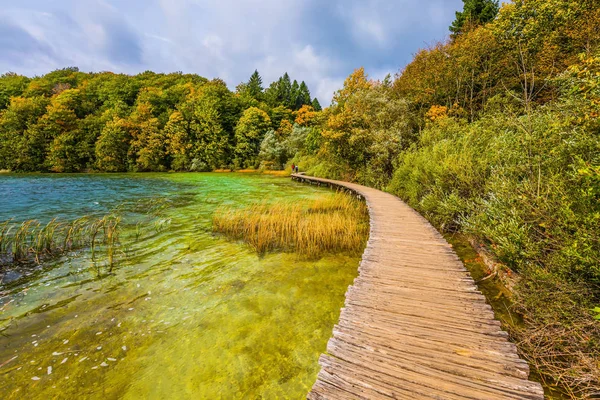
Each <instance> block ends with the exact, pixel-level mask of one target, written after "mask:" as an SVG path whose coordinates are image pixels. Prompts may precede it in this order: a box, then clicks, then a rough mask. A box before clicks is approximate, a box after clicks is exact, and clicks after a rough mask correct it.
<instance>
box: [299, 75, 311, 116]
mask: <svg viewBox="0 0 600 400" xmlns="http://www.w3.org/2000/svg"><path fill="white" fill-rule="evenodd" d="M305 104H306V105H310V104H311V101H310V90H308V86H306V83H305V82H304V81H302V83H301V84H300V87H299V88H298V94H297V95H296V110H299V109H300V108H301V107H302V106H303V105H305Z"/></svg>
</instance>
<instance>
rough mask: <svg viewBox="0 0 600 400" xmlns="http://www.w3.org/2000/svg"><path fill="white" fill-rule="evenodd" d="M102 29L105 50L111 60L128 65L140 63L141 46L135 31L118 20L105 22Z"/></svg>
mask: <svg viewBox="0 0 600 400" xmlns="http://www.w3.org/2000/svg"><path fill="white" fill-rule="evenodd" d="M104 29H105V32H106V39H107V41H106V44H105V46H106V52H107V55H108V57H109V59H110V61H111V62H114V63H118V64H129V65H140V64H142V62H143V52H142V46H141V43H140V38H139V37H138V35H137V34H136V33H134V32H133V31H132V30H131V29H130V28H129V27H128V26H127V25H123V24H122V23H120V21H110V22H108V23H105V24H104Z"/></svg>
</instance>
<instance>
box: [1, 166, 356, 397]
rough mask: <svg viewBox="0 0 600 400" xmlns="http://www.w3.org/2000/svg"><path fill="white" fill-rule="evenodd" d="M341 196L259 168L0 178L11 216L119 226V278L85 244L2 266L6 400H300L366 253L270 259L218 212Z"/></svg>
mask: <svg viewBox="0 0 600 400" xmlns="http://www.w3.org/2000/svg"><path fill="white" fill-rule="evenodd" d="M331 195H333V194H332V193H331V192H330V191H328V190H326V189H320V188H316V187H311V186H306V185H301V184H298V183H294V182H292V181H291V180H290V179H289V178H280V177H273V176H267V175H253V174H227V173H224V174H216V173H215V174H127V175H99V174H95V175H84V174H80V175H18V174H5V175H0V221H3V220H7V219H13V220H14V221H15V222H20V221H23V220H27V219H38V220H40V221H42V222H47V221H49V220H51V219H52V218H59V219H60V220H64V221H69V220H73V219H75V218H78V217H81V216H83V215H93V216H97V217H102V216H103V215H106V214H107V213H109V212H113V211H114V212H117V213H118V214H119V215H120V216H121V217H122V221H123V222H122V226H123V232H122V234H121V246H120V248H119V252H118V255H117V264H116V268H114V270H113V271H112V273H108V269H107V268H106V265H105V263H106V261H105V260H102V259H101V258H100V259H95V260H92V259H91V257H90V254H89V253H90V252H89V251H86V249H82V250H80V251H77V252H72V253H69V254H67V255H64V256H61V257H60V258H58V259H55V260H51V261H46V262H45V263H43V264H42V265H41V266H34V267H30V268H27V269H25V270H23V269H17V270H13V268H12V267H4V271H3V275H4V278H3V279H4V280H3V282H2V284H0V393H2V398H3V399H25V398H27V399H73V398H86V399H87V398H89V399H96V398H98V399H100V398H101V399H141V398H143V399H201V398H202V399H204V398H206V399H235V398H240V399H242V398H250V399H252V398H273V399H275V398H285V399H287V398H289V399H296V398H297V399H301V398H304V397H305V395H306V393H307V392H308V391H309V390H310V387H311V386H312V384H313V382H314V380H315V377H316V373H317V372H318V363H317V362H318V357H319V355H320V354H321V353H322V352H323V351H324V350H325V347H326V343H327V340H328V338H329V337H330V335H331V331H332V329H333V325H334V324H335V322H336V321H337V319H338V317H339V310H340V307H341V306H342V305H343V301H344V293H345V291H346V289H347V286H348V285H349V284H351V282H352V280H353V278H354V277H355V276H356V274H357V267H358V263H359V259H358V258H357V257H350V256H343V255H330V256H326V257H323V258H321V259H319V260H316V261H315V260H312V261H307V260H303V259H301V258H299V257H298V256H296V255H295V254H283V253H274V254H267V255H265V256H263V257H259V256H258V255H257V254H255V253H254V252H253V251H252V250H251V249H250V248H248V247H247V246H246V245H244V244H242V243H237V242H231V241H228V240H226V239H224V238H223V237H221V236H218V235H214V234H213V233H212V229H211V217H212V214H213V212H214V210H215V209H216V208H217V207H219V206H220V205H223V204H227V205H240V206H243V205H244V204H249V203H252V202H255V201H264V200H265V199H267V200H268V201H271V200H272V201H276V200H278V199H285V200H288V201H300V202H301V201H305V200H308V199H317V198H320V197H326V196H331Z"/></svg>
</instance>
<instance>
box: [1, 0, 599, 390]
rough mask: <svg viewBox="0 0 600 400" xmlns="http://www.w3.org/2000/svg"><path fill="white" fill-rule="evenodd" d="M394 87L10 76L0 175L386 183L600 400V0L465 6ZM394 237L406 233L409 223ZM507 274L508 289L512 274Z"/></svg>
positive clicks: (557, 379)
mask: <svg viewBox="0 0 600 400" xmlns="http://www.w3.org/2000/svg"><path fill="white" fill-rule="evenodd" d="M464 3H465V4H464V9H463V10H462V11H459V12H458V13H457V15H456V20H455V21H454V23H453V24H452V26H450V27H449V36H450V38H449V39H448V40H447V41H444V42H440V43H437V44H435V45H433V46H430V47H429V48H426V49H423V50H421V51H419V52H418V53H417V54H416V55H415V57H414V59H413V61H412V62H411V63H410V64H409V65H408V66H406V67H405V68H404V69H403V70H402V71H401V72H400V73H398V74H397V76H395V77H391V76H388V77H386V78H385V79H384V80H381V81H379V80H372V79H369V77H368V76H367V74H366V73H365V71H364V70H363V69H362V68H359V69H357V70H356V71H354V72H353V73H352V74H351V75H350V76H349V77H348V78H347V79H346V81H345V83H344V86H343V88H341V89H340V90H339V91H337V92H336V93H335V95H334V98H333V101H332V103H331V105H330V106H329V107H327V108H325V109H324V110H321V109H320V105H319V104H318V101H316V100H314V99H311V97H310V93H309V91H308V88H307V87H306V85H305V84H298V83H297V82H294V83H291V82H290V78H289V77H288V76H287V74H286V75H284V76H283V77H282V78H281V79H279V80H278V81H276V82H274V83H272V84H271V85H270V86H269V87H268V88H266V89H264V88H263V86H262V82H261V79H260V76H259V75H258V73H255V74H254V75H253V76H252V77H251V78H250V80H249V81H248V82H247V83H244V84H241V85H239V86H238V87H237V89H236V91H235V92H231V91H230V90H228V89H227V87H226V85H225V83H224V82H222V81H219V80H213V81H207V80H206V79H204V78H201V77H198V76H194V75H182V74H170V75H161V74H153V73H150V72H147V73H143V74H140V75H138V76H134V77H130V76H125V75H115V74H111V73H100V74H84V73H81V72H78V71H77V70H76V69H66V70H61V71H55V72H52V73H50V74H48V75H46V76H44V77H40V78H34V79H29V78H26V77H23V76H19V75H15V74H6V75H4V76H3V77H2V78H1V79H0V169H9V170H13V171H57V172H63V171H64V172H67V171H88V170H89V171H168V170H177V171H208V170H212V169H216V168H243V167H259V166H262V167H263V168H272V169H279V168H285V167H286V166H287V165H289V164H291V163H292V162H294V163H296V164H299V165H300V167H301V169H303V170H305V171H307V172H308V173H310V174H314V175H317V176H322V177H328V178H337V179H345V180H350V181H355V182H359V183H361V184H365V185H370V186H373V187H377V188H380V189H383V190H387V191H389V192H391V193H393V194H395V195H397V196H399V197H401V198H402V199H404V200H406V201H407V202H408V203H409V204H410V205H411V206H412V207H414V208H415V209H417V210H418V211H419V212H421V213H422V214H423V215H424V216H426V217H427V218H428V219H429V220H430V221H432V223H434V224H435V225H436V226H437V227H438V228H439V229H440V230H441V231H443V232H448V233H455V232H457V233H464V234H467V235H469V236H470V237H473V238H475V239H476V240H477V241H478V242H480V243H483V244H484V245H485V246H486V247H487V248H489V250H490V251H491V252H492V253H493V255H494V256H495V257H496V259H497V260H498V261H499V262H500V263H501V266H500V267H499V268H500V269H502V271H503V272H504V275H506V276H511V277H512V278H511V280H510V282H511V284H514V286H513V287H512V291H513V301H514V304H515V310H511V312H513V313H514V314H515V317H516V318H522V319H523V324H522V325H519V324H515V326H513V327H507V328H508V329H510V330H511V332H510V333H511V335H512V337H513V338H514V339H515V340H516V342H517V343H518V346H519V349H520V352H521V353H522V355H523V356H524V357H525V358H526V359H527V360H528V361H529V362H530V363H531V364H532V365H533V366H534V367H535V368H536V369H537V371H538V372H539V374H540V375H541V377H542V379H544V380H545V381H546V382H547V383H548V384H550V385H553V384H555V385H558V386H560V387H561V388H562V389H563V390H564V391H565V393H566V394H567V395H569V396H571V397H573V398H586V397H589V396H591V395H592V394H593V393H598V392H600V119H599V118H600V2H598V1H596V0H579V1H570V0H512V1H510V2H508V3H507V4H504V5H502V6H500V5H499V2H497V1H493V0H464ZM399 229H400V227H399ZM513 278H514V279H513Z"/></svg>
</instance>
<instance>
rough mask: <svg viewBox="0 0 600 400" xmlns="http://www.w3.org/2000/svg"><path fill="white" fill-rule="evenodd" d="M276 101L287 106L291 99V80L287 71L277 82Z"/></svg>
mask: <svg viewBox="0 0 600 400" xmlns="http://www.w3.org/2000/svg"><path fill="white" fill-rule="evenodd" d="M277 101H278V102H279V104H281V105H284V106H289V104H290V103H291V101H292V82H291V81H290V76H289V75H288V73H287V72H286V73H285V74H283V76H282V77H281V78H279V81H278V82H277Z"/></svg>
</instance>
